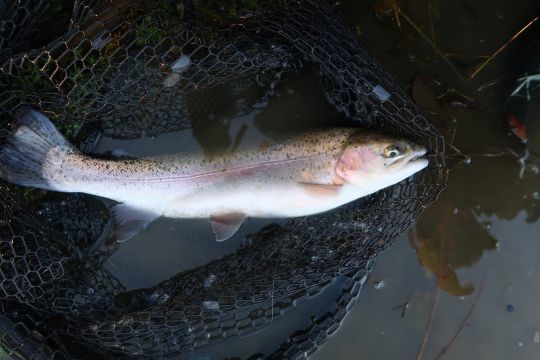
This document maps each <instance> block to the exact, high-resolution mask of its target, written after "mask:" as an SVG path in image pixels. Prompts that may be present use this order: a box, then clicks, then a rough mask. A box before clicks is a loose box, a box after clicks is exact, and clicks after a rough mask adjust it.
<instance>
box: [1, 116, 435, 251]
mask: <svg viewBox="0 0 540 360" xmlns="http://www.w3.org/2000/svg"><path fill="white" fill-rule="evenodd" d="M425 153H426V150H425V148H424V147H422V146H419V145H417V144H414V143H412V142H410V141H408V140H405V139H400V138H395V137H390V136H387V135H382V134H376V133H371V132H366V131H363V130H361V129H355V128H332V129H326V130H318V131H311V132H307V133H304V134H302V135H299V136H296V137H293V138H291V139H290V140H287V141H285V142H283V143H276V144H272V145H268V146H266V147H261V148H256V149H252V150H245V151H238V152H233V153H226V154H223V155H220V156H208V155H203V154H191V153H185V154H178V155H174V156H171V155H169V156H162V157H152V158H143V159H136V160H103V159H96V158H92V157H89V156H86V155H84V154H83V153H81V152H79V151H78V150H77V149H76V148H75V147H74V146H72V145H71V144H70V143H69V142H67V140H66V139H64V138H63V137H62V135H61V134H60V133H59V132H58V130H57V129H56V128H55V127H54V125H53V124H52V123H51V122H50V121H49V119H47V117H45V116H44V115H43V114H41V113H38V112H36V111H34V110H23V111H20V112H19V113H18V114H17V119H16V122H15V127H14V130H13V132H12V134H11V135H10V137H9V138H8V139H7V141H6V143H5V145H4V147H3V148H2V149H1V151H0V177H1V178H3V179H4V180H6V181H9V182H11V183H14V184H18V185H23V186H31V187H37V188H41V189H47V190H54V191H61V192H82V193H87V194H93V195H97V196H101V197H104V198H108V199H112V200H115V201H117V202H119V203H120V204H117V205H115V206H113V207H112V215H113V219H114V223H115V229H116V233H117V238H118V240H119V241H122V240H127V239H128V238H130V237H132V236H133V235H135V234H136V233H138V232H139V231H142V230H143V229H144V228H145V227H146V226H147V225H148V224H149V223H151V222H152V221H153V220H155V219H156V218H158V217H160V216H166V217H172V218H206V219H210V220H211V222H212V228H213V230H214V234H215V235H216V239H217V240H218V241H222V240H226V239H228V238H230V237H231V236H232V235H233V234H234V233H235V232H236V231H237V230H238V228H239V227H240V225H241V224H242V223H243V221H244V220H245V219H246V218H247V217H259V218H288V217H298V216H305V215H312V214H317V213H321V212H324V211H328V210H330V209H333V208H336V207H338V206H340V205H343V204H345V203H348V202H351V201H353V200H355V199H358V198H360V197H362V196H366V195H369V194H372V193H374V192H376V191H378V190H380V189H383V188H385V187H387V186H390V185H393V184H396V183H398V182H400V181H401V180H403V179H406V178H408V177H409V176H411V175H413V174H415V173H416V172H418V171H420V170H422V169H424V168H425V167H426V166H427V165H428V161H427V160H426V159H422V158H421V157H422V156H423V155H424V154H425Z"/></svg>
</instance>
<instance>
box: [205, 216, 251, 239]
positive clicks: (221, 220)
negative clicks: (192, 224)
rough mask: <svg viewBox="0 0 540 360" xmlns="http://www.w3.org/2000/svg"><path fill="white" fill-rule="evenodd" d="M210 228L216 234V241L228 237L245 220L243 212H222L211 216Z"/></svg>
mask: <svg viewBox="0 0 540 360" xmlns="http://www.w3.org/2000/svg"><path fill="white" fill-rule="evenodd" d="M211 220H212V230H213V231H214V235H216V241H225V240H227V239H230V238H231V237H232V236H233V235H234V234H235V233H236V232H237V231H238V229H239V228H240V226H242V224H243V223H244V221H245V220H246V215H244V214H236V213H235V214H224V215H216V216H212V219H211Z"/></svg>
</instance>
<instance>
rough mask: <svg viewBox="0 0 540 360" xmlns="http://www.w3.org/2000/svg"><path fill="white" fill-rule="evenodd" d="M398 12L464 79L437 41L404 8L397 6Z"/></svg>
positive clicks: (461, 78)
mask: <svg viewBox="0 0 540 360" xmlns="http://www.w3.org/2000/svg"><path fill="white" fill-rule="evenodd" d="M397 12H398V14H399V15H401V16H402V17H403V19H405V21H407V22H408V23H409V25H411V26H412V27H413V29H414V30H416V32H417V33H418V34H420V36H421V37H422V38H423V39H424V40H426V41H427V43H428V44H429V45H431V47H432V48H433V49H434V50H435V52H436V53H437V55H439V56H440V57H441V59H442V60H443V61H444V62H445V63H446V64H448V66H449V67H450V69H452V71H453V72H454V73H455V74H456V75H457V77H458V78H459V80H464V78H463V75H462V74H461V72H459V70H458V69H457V68H456V67H455V66H454V64H453V63H452V62H451V61H450V60H449V59H448V57H447V56H446V55H445V54H444V53H443V52H442V51H441V50H440V49H439V48H438V47H437V45H435V43H433V41H431V39H430V38H429V37H428V36H427V35H426V34H425V33H424V32H423V31H422V29H420V28H419V27H418V26H417V25H416V24H415V23H414V21H412V19H411V18H410V17H409V16H407V14H405V13H404V12H403V10H401V9H400V8H397Z"/></svg>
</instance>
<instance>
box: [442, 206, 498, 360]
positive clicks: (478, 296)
mask: <svg viewBox="0 0 540 360" xmlns="http://www.w3.org/2000/svg"><path fill="white" fill-rule="evenodd" d="M473 214H474V212H473ZM493 256H494V255H491V257H490V258H489V263H488V266H487V269H486V273H485V274H484V278H483V279H482V284H481V285H480V289H478V293H477V294H476V298H475V299H474V302H473V304H472V306H471V308H470V309H469V311H468V312H467V315H465V318H464V319H463V321H462V322H461V324H460V325H459V328H458V329H457V331H456V333H455V334H454V336H452V338H451V339H450V341H449V342H448V344H446V346H444V347H443V348H442V350H441V352H440V353H439V355H437V357H436V359H437V360H438V359H440V358H442V357H443V356H444V354H446V352H447V351H448V350H450V347H451V346H452V345H453V344H454V342H455V341H456V340H457V338H458V337H459V335H460V334H461V331H463V329H464V328H465V325H467V323H468V322H469V319H470V318H471V315H472V314H473V312H474V309H475V308H476V305H477V304H478V300H480V296H482V293H483V292H484V287H485V286H486V282H487V281H486V280H487V278H488V274H489V270H490V269H491V263H492V262H493Z"/></svg>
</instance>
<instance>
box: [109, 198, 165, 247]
mask: <svg viewBox="0 0 540 360" xmlns="http://www.w3.org/2000/svg"><path fill="white" fill-rule="evenodd" d="M111 212H112V215H113V220H114V227H115V231H116V237H117V241H118V242H122V241H126V240H129V239H130V238H132V237H133V236H135V235H137V234H138V233H139V232H141V231H143V230H144V229H146V227H147V226H148V224H150V223H151V222H152V221H154V220H156V219H157V218H158V217H159V215H158V214H156V213H154V212H152V211H148V210H141V209H137V208H134V207H131V206H129V205H126V204H118V205H114V206H113V207H112V208H111Z"/></svg>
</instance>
